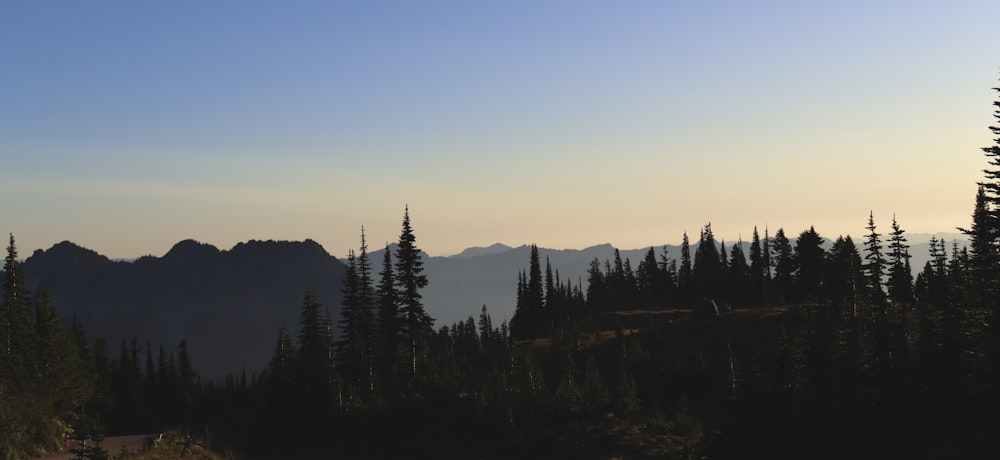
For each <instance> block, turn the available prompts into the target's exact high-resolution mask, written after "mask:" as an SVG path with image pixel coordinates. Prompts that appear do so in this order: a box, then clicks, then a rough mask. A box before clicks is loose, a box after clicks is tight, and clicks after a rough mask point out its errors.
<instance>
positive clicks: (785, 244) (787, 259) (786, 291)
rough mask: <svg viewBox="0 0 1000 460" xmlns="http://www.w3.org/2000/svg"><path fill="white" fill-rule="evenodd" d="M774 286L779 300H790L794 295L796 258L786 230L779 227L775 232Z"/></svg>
mask: <svg viewBox="0 0 1000 460" xmlns="http://www.w3.org/2000/svg"><path fill="white" fill-rule="evenodd" d="M773 254H774V257H773V258H772V259H771V260H772V262H773V263H774V287H775V290H776V296H777V299H778V301H779V302H785V301H787V300H788V296H790V295H792V293H793V289H794V285H795V280H794V276H793V275H794V272H795V258H794V254H793V253H792V243H791V242H790V241H788V237H786V236H785V230H784V229H781V228H779V229H778V231H777V232H775V234H774V252H773Z"/></svg>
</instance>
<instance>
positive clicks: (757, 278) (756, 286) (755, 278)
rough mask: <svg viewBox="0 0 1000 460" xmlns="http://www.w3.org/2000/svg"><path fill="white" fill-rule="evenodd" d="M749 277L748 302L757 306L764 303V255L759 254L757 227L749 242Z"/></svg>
mask: <svg viewBox="0 0 1000 460" xmlns="http://www.w3.org/2000/svg"><path fill="white" fill-rule="evenodd" d="M749 270H750V276H749V280H748V282H749V289H750V293H749V296H748V300H749V301H750V302H751V303H752V304H754V305H757V306H760V305H762V304H763V303H764V255H763V253H762V252H761V246H760V234H758V233H757V227H756V226H754V228H753V238H751V240H750V269H749Z"/></svg>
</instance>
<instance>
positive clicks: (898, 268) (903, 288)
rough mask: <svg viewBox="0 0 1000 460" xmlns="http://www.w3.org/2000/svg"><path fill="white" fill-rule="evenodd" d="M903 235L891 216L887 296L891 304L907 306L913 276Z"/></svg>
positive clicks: (902, 231) (911, 294) (910, 297)
mask: <svg viewBox="0 0 1000 460" xmlns="http://www.w3.org/2000/svg"><path fill="white" fill-rule="evenodd" d="M905 233H906V232H905V231H904V230H903V229H902V228H900V226H899V223H897V222H896V216H895V215H893V216H892V233H890V234H889V260H888V262H889V296H890V297H891V298H892V300H893V302H897V303H902V304H904V305H909V304H910V303H912V301H913V275H912V273H910V265H909V263H910V262H909V259H910V253H909V247H910V246H909V245H908V244H906V236H904V234H905Z"/></svg>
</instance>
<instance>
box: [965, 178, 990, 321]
mask: <svg viewBox="0 0 1000 460" xmlns="http://www.w3.org/2000/svg"><path fill="white" fill-rule="evenodd" d="M987 172H989V171H987ZM996 178H1000V176H996ZM986 190H987V187H986V184H980V186H979V189H978V191H977V193H976V205H975V208H974V210H973V212H972V226H971V227H969V228H968V229H963V228H960V229H959V230H961V231H962V233H964V234H966V235H968V236H969V246H970V251H969V265H970V266H969V276H970V278H971V282H972V283H973V285H975V286H976V289H972V290H970V291H969V293H970V295H972V298H969V299H968V300H969V301H971V302H975V303H979V304H981V303H989V304H991V305H995V304H996V302H997V296H998V295H1000V284H998V283H1000V280H998V279H997V278H998V277H997V274H998V267H1000V253H998V252H997V238H996V237H997V234H998V230H997V228H996V222H997V221H996V220H995V219H997V216H996V213H995V212H994V211H993V209H991V206H996V204H995V203H994V202H992V201H991V197H990V196H988V194H987V192H986Z"/></svg>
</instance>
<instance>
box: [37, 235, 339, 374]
mask: <svg viewBox="0 0 1000 460" xmlns="http://www.w3.org/2000/svg"><path fill="white" fill-rule="evenodd" d="M24 272H25V277H26V284H27V286H28V287H29V289H31V290H32V291H33V290H34V289H35V288H36V287H37V286H38V285H39V284H41V283H44V284H45V286H46V287H47V289H48V291H49V293H50V295H51V297H52V299H53V302H54V303H55V305H56V307H58V308H59V310H60V311H61V312H62V314H63V317H64V318H66V319H67V320H68V319H69V318H70V317H71V316H72V315H75V316H76V317H77V318H78V319H79V320H80V321H81V322H82V323H83V325H84V327H85V329H86V332H87V335H88V337H89V338H90V339H91V340H93V339H94V338H96V337H104V338H107V339H108V344H109V348H110V349H109V352H110V353H111V356H117V355H118V347H119V346H120V343H121V340H122V338H124V339H125V340H126V341H131V340H132V338H133V337H134V338H138V340H139V341H140V344H141V346H142V347H145V346H146V343H147V340H148V341H149V343H150V344H151V345H152V347H153V349H154V353H153V354H154V356H156V354H157V353H158V349H159V346H160V345H161V344H162V345H163V346H164V347H167V350H168V352H169V351H170V350H171V349H172V348H173V347H176V346H177V344H178V343H179V342H180V340H182V339H186V340H187V341H188V347H189V350H190V352H191V356H192V361H193V364H194V365H195V369H196V370H197V371H198V372H199V374H201V375H202V376H203V377H207V378H218V377H221V376H223V375H224V374H226V373H227V372H230V371H235V372H239V371H240V369H241V367H243V366H245V367H246V370H247V372H248V373H250V372H260V371H261V370H262V369H263V368H264V367H265V365H266V364H267V361H268V360H269V359H270V357H271V354H272V353H273V351H274V346H275V344H276V342H277V336H278V329H279V328H280V327H281V325H282V324H283V323H284V324H287V325H288V327H289V329H290V332H291V334H292V335H293V336H295V335H296V334H297V330H298V315H299V308H300V307H301V305H302V299H303V296H304V295H305V292H306V289H307V288H311V289H312V290H313V292H314V293H315V294H316V296H317V298H318V300H319V301H320V302H322V303H323V305H325V306H327V307H328V308H329V309H330V311H331V314H333V315H338V314H339V310H340V288H341V286H342V283H343V276H344V266H343V265H342V264H341V263H340V262H339V261H338V260H337V259H335V258H334V257H332V256H331V255H330V254H329V253H327V252H326V251H325V250H324V249H323V247H322V246H320V245H319V244H318V243H316V242H314V241H311V240H306V241H303V242H287V241H250V242H247V243H240V244H237V245H236V246H234V247H233V248H232V249H230V250H228V251H220V250H219V249H218V248H216V247H214V246H211V245H207V244H202V243H198V242H196V241H192V240H186V241H181V242H179V243H177V244H176V245H175V246H174V247H173V248H171V249H170V251H169V252H167V254H165V255H164V256H163V257H153V256H146V257H141V258H139V259H136V260H134V261H131V262H126V261H112V260H110V259H108V258H107V257H104V256H102V255H100V254H98V253H96V252H94V251H91V250H89V249H85V248H82V247H80V246H77V245H75V244H73V243H70V242H63V243H59V244H57V245H55V246H53V247H52V248H50V249H48V250H45V251H43V250H38V251H36V252H35V253H34V254H32V255H31V257H28V258H27V259H26V260H25V261H24Z"/></svg>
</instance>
